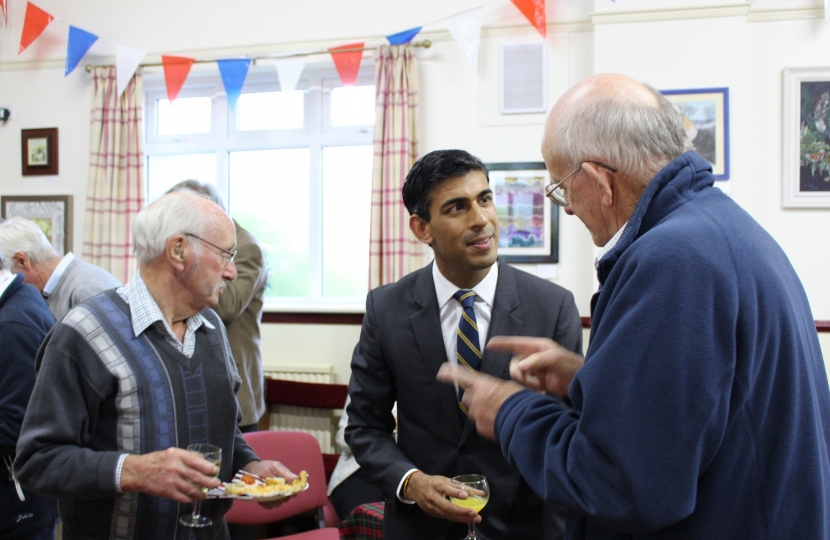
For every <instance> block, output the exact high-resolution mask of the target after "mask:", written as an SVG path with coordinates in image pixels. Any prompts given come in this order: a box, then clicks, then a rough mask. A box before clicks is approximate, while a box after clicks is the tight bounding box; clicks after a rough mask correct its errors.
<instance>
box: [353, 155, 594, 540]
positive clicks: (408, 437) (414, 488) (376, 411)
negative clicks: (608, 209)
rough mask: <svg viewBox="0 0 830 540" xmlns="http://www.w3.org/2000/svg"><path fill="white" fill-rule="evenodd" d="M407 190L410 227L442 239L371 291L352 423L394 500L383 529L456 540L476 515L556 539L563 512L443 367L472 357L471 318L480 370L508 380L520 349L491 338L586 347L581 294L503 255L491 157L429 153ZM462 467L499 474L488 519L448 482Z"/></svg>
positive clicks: (500, 527)
mask: <svg viewBox="0 0 830 540" xmlns="http://www.w3.org/2000/svg"><path fill="white" fill-rule="evenodd" d="M403 199H404V204H405V205H406V207H407V210H409V213H410V222H409V226H410V229H411V230H412V232H413V233H414V234H415V236H416V237H417V238H418V239H419V240H420V241H421V242H423V243H425V244H427V245H429V246H430V247H431V248H432V250H433V252H434V254H435V262H434V263H433V264H430V265H428V266H427V267H426V268H423V269H421V270H418V271H416V272H413V273H412V274H410V275H408V276H405V277H404V278H402V279H400V280H399V281H398V282H397V283H394V284H391V285H385V286H382V287H378V288H377V289H375V290H373V291H371V292H370V293H369V295H368V298H367V301H366V316H365V318H364V320H363V328H362V331H361V335H360V341H359V343H358V344H357V347H356V348H355V351H354V355H353V357H352V378H351V382H350V383H349V394H350V397H351V403H350V405H349V407H348V414H349V425H348V427H347V429H346V440H347V441H348V443H349V446H350V447H351V449H352V452H353V453H354V455H355V457H356V458H357V461H358V463H359V464H360V465H361V467H363V468H365V470H366V472H367V473H368V474H369V476H370V477H371V478H372V479H373V481H374V482H375V483H377V484H378V485H379V486H380V487H381V489H382V490H383V493H384V495H385V497H386V499H387V505H386V513H385V516H384V522H383V529H384V538H388V539H391V540H398V539H405V540H408V539H416V538H417V539H424V538H429V539H442V538H447V539H451V540H458V539H460V538H462V537H463V536H464V534H465V531H466V524H467V523H470V522H475V523H477V525H476V530H477V533H478V536H479V538H480V539H482V540H486V539H496V538H498V539H501V540H506V539H516V540H519V539H525V538H559V537H561V524H559V523H556V522H555V521H554V520H553V519H552V518H551V516H552V514H553V513H554V512H555V509H554V508H552V507H547V506H543V502H542V500H541V499H540V498H539V497H538V496H537V495H536V494H535V493H533V492H532V491H531V490H530V488H529V487H528V485H527V483H526V482H525V481H524V480H523V479H522V478H521V476H520V475H519V473H518V471H517V470H516V469H515V468H514V467H512V466H511V465H509V464H508V463H507V461H506V460H505V458H504V457H503V456H502V453H501V450H500V448H499V447H498V445H496V444H493V443H491V442H488V441H486V440H484V439H483V438H481V437H480V436H479V435H478V434H477V433H476V431H475V427H474V425H473V424H472V423H470V422H469V421H467V418H466V415H465V413H464V411H463V409H462V407H461V406H460V403H459V396H458V393H457V391H458V388H457V387H456V388H453V387H452V386H445V385H443V384H441V383H439V382H438V381H437V380H436V374H437V373H438V368H439V367H440V366H441V364H442V363H444V362H447V361H450V362H458V361H460V362H461V363H464V359H463V358H462V359H461V360H457V358H459V357H460V356H463V355H462V351H461V349H463V348H464V347H465V345H464V344H461V345H459V343H460V340H461V339H467V337H464V338H462V337H461V334H463V333H464V332H462V331H461V330H459V328H463V327H460V326H459V324H463V323H460V321H463V320H465V319H466V320H467V322H468V323H469V322H472V325H471V327H472V328H474V329H475V330H474V332H475V333H477V335H476V336H471V337H470V338H469V342H470V343H471V344H472V345H473V347H471V348H470V350H473V351H475V352H476V354H478V356H479V360H478V363H479V364H480V365H478V366H476V367H477V368H478V369H480V370H481V371H482V372H484V373H488V374H491V375H494V376H497V377H501V378H504V379H508V378H509V377H510V375H509V364H510V356H509V355H507V354H503V353H498V352H491V351H485V352H484V353H483V356H481V351H482V350H483V349H484V347H483V345H484V344H485V343H486V341H487V338H488V336H495V335H514V334H517V335H524V336H540V337H541V336H544V337H548V338H551V339H553V340H555V341H556V342H557V343H559V344H561V345H562V346H563V347H565V348H567V349H569V350H572V351H574V352H577V353H579V354H581V352H582V328H581V324H580V320H579V316H578V313H577V310H576V305H575V304H574V299H573V295H572V294H571V293H570V292H569V291H567V290H565V289H563V288H562V287H559V286H558V285H555V284H553V283H550V282H547V281H545V280H542V279H539V278H537V277H534V276H531V275H529V274H527V273H525V272H522V271H518V270H515V269H513V268H511V267H510V266H509V265H507V264H504V263H502V262H497V246H498V238H499V224H498V216H497V213H496V207H495V205H494V201H493V193H492V191H491V189H490V187H489V184H488V178H487V171H486V169H485V167H484V164H483V163H482V162H481V161H480V160H479V159H477V158H475V157H474V156H471V155H470V154H468V153H467V152H464V151H461V150H441V151H436V152H431V153H430V154H427V155H426V156H424V157H423V158H421V159H420V160H418V162H417V163H416V164H415V165H414V166H413V167H412V170H411V171H410V172H409V174H408V175H407V178H406V183H405V184H404V187H403ZM459 289H460V290H464V291H467V292H465V295H467V296H469V294H468V291H473V292H474V295H473V298H475V301H474V302H473V305H472V306H469V305H467V307H462V304H461V303H460V302H461V301H460V300H456V298H455V296H454V295H456V293H457V292H458V291H459ZM470 310H471V311H472V313H470ZM468 334H469V327H468V330H467V334H465V336H467V335H468ZM476 342H477V343H476ZM467 352H469V351H464V353H465V354H466V353H467ZM457 355H458V356H457ZM395 401H397V402H398V438H397V442H396V440H395V439H394V437H393V435H392V432H393V430H394V429H395V418H394V417H393V416H392V412H391V411H392V405H393V403H394V402H395ZM461 474H483V475H485V476H486V477H487V479H488V481H489V483H490V489H491V494H490V501H489V503H488V504H487V506H486V507H485V508H484V510H482V512H481V516H479V515H478V514H477V513H476V512H475V511H474V510H470V509H464V508H461V507H458V506H455V505H453V504H452V503H450V501H449V500H448V499H447V497H448V496H450V495H453V496H457V495H458V494H459V493H460V490H459V489H458V487H457V486H454V485H453V484H452V482H451V478H452V477H454V476H457V475H461ZM554 523H556V524H554Z"/></svg>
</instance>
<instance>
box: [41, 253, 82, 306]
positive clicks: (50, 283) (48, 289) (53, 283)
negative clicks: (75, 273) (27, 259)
mask: <svg viewBox="0 0 830 540" xmlns="http://www.w3.org/2000/svg"><path fill="white" fill-rule="evenodd" d="M74 260H75V254H74V253H72V252H71V251H70V252H69V253H67V254H66V255H64V256H63V259H61V262H59V263H58V265H57V266H56V267H55V270H54V272H52V275H51V276H49V279H47V280H46V285H44V286H43V296H49V295H50V294H52V291H54V290H55V287H57V286H58V282H59V281H60V280H61V278H62V277H63V273H64V272H66V267H67V266H69V263H71V262H72V261H74Z"/></svg>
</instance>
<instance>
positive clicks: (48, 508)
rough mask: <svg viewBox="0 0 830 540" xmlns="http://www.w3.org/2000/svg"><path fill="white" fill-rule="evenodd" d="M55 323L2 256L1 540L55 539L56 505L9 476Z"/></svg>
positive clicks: (45, 307) (0, 264)
mask: <svg viewBox="0 0 830 540" xmlns="http://www.w3.org/2000/svg"><path fill="white" fill-rule="evenodd" d="M54 324H55V317H53V316H52V313H51V312H50V311H49V308H48V307H47V306H46V302H44V300H43V298H42V297H41V296H40V294H39V293H38V292H37V290H36V289H35V288H34V287H32V286H31V285H26V284H24V283H23V276H21V275H19V274H18V275H15V274H12V273H11V272H9V270H8V265H7V263H6V261H5V260H4V258H3V253H2V252H0V351H2V353H0V355H1V356H0V358H2V363H1V364H0V365H2V369H0V388H2V390H0V454H2V456H3V463H4V465H5V467H6V469H8V474H5V473H0V508H2V509H3V510H2V512H0V540H5V539H12V538H14V539H17V540H47V539H49V540H51V539H53V538H54V537H55V518H56V517H57V515H56V514H55V511H54V501H49V500H48V499H47V498H46V497H42V496H40V495H36V494H35V493H32V492H31V491H28V490H25V491H24V490H23V489H22V488H21V487H20V485H19V484H18V483H17V481H16V480H15V479H14V477H13V476H12V474H11V472H12V469H11V464H12V461H13V460H14V453H15V446H17V438H18V437H19V436H20V426H21V424H22V423H23V414H24V413H25V412H26V406H27V405H28V403H29V396H30V395H31V393H32V387H33V386H34V384H35V356H36V355H37V350H38V347H40V343H41V342H42V341H43V338H45V337H46V334H47V333H48V332H49V329H50V328H52V326H53V325H54ZM0 470H1V469H0ZM21 497H22V498H23V499H22V500H21Z"/></svg>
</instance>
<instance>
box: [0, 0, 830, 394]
mask: <svg viewBox="0 0 830 540" xmlns="http://www.w3.org/2000/svg"><path fill="white" fill-rule="evenodd" d="M482 4H483V5H484V24H485V27H486V28H485V30H484V33H483V36H482V45H481V58H480V63H479V66H478V69H477V70H476V69H473V68H472V67H471V66H469V65H468V63H467V61H466V59H465V58H464V56H463V55H462V53H461V52H460V50H459V49H458V47H457V46H456V45H455V43H454V42H453V41H452V40H451V38H450V36H449V34H448V33H446V32H445V31H443V29H442V28H443V27H442V26H441V25H429V23H432V22H433V21H438V20H440V19H442V18H444V17H447V16H450V15H453V14H455V13H458V12H460V11H462V10H464V9H468V8H473V7H477V6H479V5H482ZM697 4H699V2H696V1H694V0H627V1H626V2H617V3H613V2H609V1H607V0H573V1H570V2H557V3H556V8H555V9H556V10H557V11H556V13H550V14H549V20H550V21H553V20H556V21H558V22H559V23H560V24H556V25H550V26H549V35H548V39H547V42H546V47H547V49H546V50H547V68H548V80H547V82H548V98H549V102H548V107H550V105H552V104H553V102H554V101H555V100H556V98H557V97H558V96H559V95H561V94H562V92H564V91H565V90H566V89H567V88H568V87H570V86H571V85H572V84H574V83H575V82H577V81H578V80H580V79H582V78H584V77H585V76H587V75H590V74H592V73H595V72H604V71H615V72H622V73H626V74H629V75H632V76H633V77H635V78H637V79H640V80H644V81H646V82H649V83H651V84H652V85H654V86H655V87H657V88H659V89H671V88H705V87H713V86H727V87H729V89H730V98H731V103H730V129H731V141H730V142H731V173H732V174H731V180H729V182H727V183H726V185H727V188H726V189H727V190H728V192H729V193H730V195H731V196H732V197H733V198H734V199H735V200H736V201H737V202H738V203H739V204H741V205H742V206H743V207H744V208H745V209H746V210H747V211H748V212H750V213H751V214H752V215H753V216H754V217H755V218H756V219H757V220H758V221H759V222H760V223H761V224H762V225H763V226H764V227H766V228H767V230H769V231H770V233H771V234H772V235H773V236H774V237H775V238H776V239H777V240H778V241H779V242H780V243H781V245H782V247H783V248H784V250H785V251H786V252H787V254H788V256H789V257H790V259H791V260H792V262H793V264H794V266H795V267H796V270H797V271H798V273H799V275H800V276H801V279H802V281H803V282H804V285H805V288H806V290H807V293H808V296H809V297H810V301H811V304H812V308H813V312H814V316H815V318H816V319H825V320H826V319H830V286H828V285H827V278H826V276H827V268H830V249H828V248H830V245H829V244H830V240H828V237H827V234H826V231H827V230H828V225H830V209H828V210H789V209H787V210H785V209H783V208H782V195H781V193H782V189H781V177H782V173H781V148H782V138H781V132H782V125H781V103H782V90H781V88H782V82H781V81H782V75H781V73H782V69H784V68H785V67H797V66H827V65H830V58H828V57H827V55H826V51H827V50H830V22H826V21H825V20H824V19H823V18H819V17H822V16H823V9H822V6H823V2H822V0H798V1H793V0H754V1H753V2H752V3H751V4H750V3H740V2H737V1H730V0H710V1H708V2H707V3H706V5H707V7H706V8H698V7H696V5H697ZM38 5H39V6H40V7H42V8H43V9H45V10H46V11H49V12H51V13H52V14H54V15H56V16H58V17H59V18H60V19H59V20H56V21H55V22H53V23H52V25H50V27H49V28H48V29H47V31H46V33H45V34H44V36H43V37H42V38H40V39H39V40H38V41H36V42H35V44H34V45H32V47H30V49H29V50H27V51H25V52H24V53H23V54H22V55H20V56H18V55H17V54H16V53H17V42H18V40H19V36H20V25H21V21H22V18H23V9H24V8H25V3H22V2H14V3H12V4H11V6H10V8H11V12H10V18H11V28H10V29H8V30H7V31H5V32H4V33H3V34H2V35H0V106H11V107H12V110H13V119H12V121H11V122H9V124H8V125H6V126H0V195H24V194H33V195H37V194H72V195H73V196H74V202H75V220H74V248H75V251H77V252H80V251H81V248H80V246H81V243H82V239H83V209H84V206H85V200H84V199H85V192H86V182H87V164H88V153H89V105H90V100H91V83H90V77H89V75H88V74H87V73H85V72H84V71H83V70H82V69H79V70H76V72H74V73H72V74H71V75H70V76H68V77H64V76H63V61H64V60H63V58H64V55H65V47H66V38H65V36H66V29H67V26H68V25H69V24H73V25H76V26H79V27H81V28H83V29H85V30H88V31H91V32H94V33H97V34H99V35H100V36H101V37H102V39H101V40H99V43H97V44H96V45H95V46H94V47H93V49H92V51H91V54H92V57H91V60H96V58H97V59H98V60H99V61H103V60H108V61H111V59H110V58H109V57H111V55H112V54H113V45H112V43H111V42H109V41H108V40H116V41H118V42H119V43H122V44H124V45H128V46H130V47H135V48H139V49H142V50H146V51H148V52H150V53H151V57H150V58H149V59H150V60H154V59H157V58H158V54H160V53H165V54H188V55H194V56H201V57H211V58H216V57H223V56H231V55H234V54H257V53H260V54H261V53H264V52H285V51H308V50H320V49H324V48H326V47H328V46H333V45H340V44H344V43H348V42H350V41H353V40H359V39H368V43H370V44H372V43H379V42H381V39H380V38H382V37H383V36H384V35H387V34H391V33H393V32H397V31H400V30H403V29H406V28H410V27H412V26H417V25H423V24H426V25H427V26H426V27H425V28H424V32H423V35H422V36H421V38H422V37H424V36H425V37H428V38H430V39H431V40H433V41H434V45H433V47H432V48H430V49H428V50H419V52H418V55H419V58H420V82H421V93H420V95H421V115H420V121H421V124H420V128H421V136H420V150H421V153H422V154H423V153H426V152H428V151H431V150H434V149H438V148H447V147H460V148H465V149H467V150H469V151H471V152H473V153H474V154H476V155H478V156H480V157H481V158H482V159H484V160H485V161H538V160H540V153H539V144H540V141H541V136H542V129H543V124H544V119H545V114H536V115H517V116H502V115H500V114H499V113H498V85H497V83H498V72H499V65H498V62H499V55H498V52H499V47H500V45H501V44H503V43H524V42H538V41H539V40H540V39H541V38H540V37H539V36H538V34H537V33H536V32H535V30H533V29H532V28H530V27H529V26H528V25H527V24H526V23H525V21H524V20H523V18H522V16H521V15H520V14H519V12H518V11H517V10H516V9H515V7H513V6H512V4H510V2H509V1H508V0H486V1H485V2H481V0H457V1H456V2H452V3H447V2H441V1H439V0H422V1H421V2H408V1H407V2H404V1H402V0H398V1H394V2H393V1H388V2H372V1H370V0H353V1H351V2H348V3H343V2H340V1H338V0H314V1H309V2H305V3H304V4H303V5H302V7H301V8H297V7H293V6H295V5H297V4H289V3H288V2H274V1H273V0H248V1H246V2H244V3H237V4H234V5H232V6H231V5H230V4H228V3H227V2H220V1H218V0H201V1H196V0H188V1H185V0H182V1H178V2H169V1H162V0H146V1H145V2H116V3H113V2H110V1H106V0H87V1H85V2H77V1H76V2H67V1H66V0H40V2H38ZM549 9H551V10H552V9H554V8H553V6H549ZM327 14H328V15H327ZM419 39H420V38H419ZM317 60H320V61H325V57H324V56H323V57H318V58H317ZM367 61H371V60H367ZM41 127H58V128H59V130H60V155H61V159H60V170H61V173H60V175H59V176H57V177H23V176H21V173H20V169H21V164H20V129H23V128H41ZM560 235H561V236H560V259H561V263H560V264H559V265H558V266H557V269H556V272H557V277H556V278H555V279H554V281H556V282H558V283H560V284H561V285H563V286H565V287H567V288H569V289H571V290H572V291H573V292H574V294H575V297H576V298H577V303H578V307H579V310H580V313H581V314H582V315H583V316H587V315H588V300H589V298H590V295H591V293H592V292H593V290H594V289H595V286H596V285H595V278H594V273H593V268H592V261H593V256H594V247H593V246H592V245H591V241H590V237H589V235H588V234H587V232H586V231H585V229H584V227H583V226H582V225H581V223H580V222H579V221H578V220H577V219H575V218H569V217H566V216H562V218H561V222H560ZM523 269H525V270H528V271H531V272H532V271H535V267H533V266H523ZM358 332H359V328H358V327H356V326H334V325H266V328H265V330H264V335H263V348H264V351H265V356H266V362H268V363H280V362H282V363H296V362H297V361H309V362H313V363H333V364H335V366H336V369H337V373H338V378H339V379H340V381H341V382H345V380H346V378H347V376H348V362H349V357H350V354H351V350H352V348H353V347H354V344H355V342H356V340H357V336H358ZM825 336H827V335H826V334H825V335H823V336H822V343H823V347H824V350H825V352H826V354H825V357H827V358H830V339H828V338H827V337H825Z"/></svg>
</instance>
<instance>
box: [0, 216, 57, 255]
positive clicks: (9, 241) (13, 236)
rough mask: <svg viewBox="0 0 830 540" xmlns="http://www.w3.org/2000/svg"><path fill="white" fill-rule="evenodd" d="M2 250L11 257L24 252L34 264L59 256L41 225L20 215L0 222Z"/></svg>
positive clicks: (0, 248) (0, 246) (0, 245)
mask: <svg viewBox="0 0 830 540" xmlns="http://www.w3.org/2000/svg"><path fill="white" fill-rule="evenodd" d="M0 251H2V252H3V253H6V254H8V255H7V256H9V257H12V256H14V254H15V253H23V254H25V255H26V256H27V257H29V260H30V261H32V262H33V263H34V264H43V263H45V262H47V261H48V260H49V259H52V258H53V257H57V256H58V254H57V252H56V251H55V248H54V247H52V244H51V243H49V239H48V238H46V235H45V234H43V231H41V230H40V227H38V226H37V225H35V224H34V223H32V222H31V221H29V220H28V219H25V218H22V217H20V216H15V217H13V218H10V219H7V220H6V221H5V222H4V223H0Z"/></svg>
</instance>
